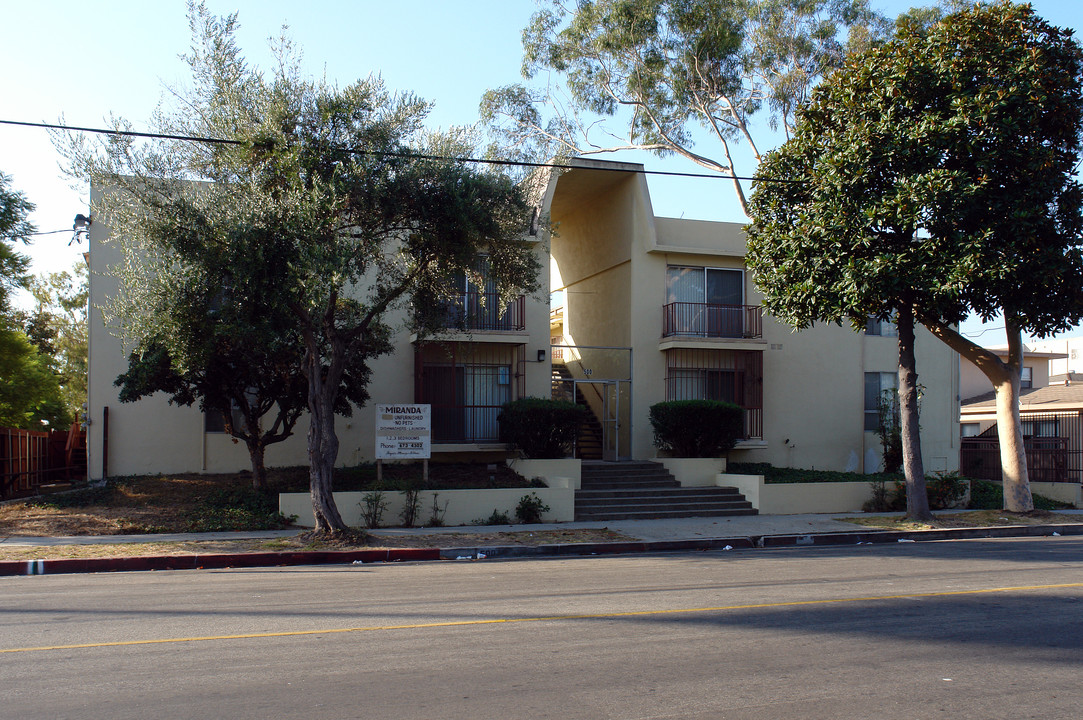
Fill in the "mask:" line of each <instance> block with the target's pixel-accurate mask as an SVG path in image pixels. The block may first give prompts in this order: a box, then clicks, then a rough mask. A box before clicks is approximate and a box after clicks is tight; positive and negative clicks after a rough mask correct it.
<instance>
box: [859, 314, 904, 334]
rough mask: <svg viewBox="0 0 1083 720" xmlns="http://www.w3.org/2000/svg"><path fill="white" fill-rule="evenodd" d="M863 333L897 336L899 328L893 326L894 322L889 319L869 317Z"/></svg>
mask: <svg viewBox="0 0 1083 720" xmlns="http://www.w3.org/2000/svg"><path fill="white" fill-rule="evenodd" d="M865 334H866V335H879V336H880V337H898V336H899V329H898V328H897V327H895V323H894V322H892V321H891V320H878V319H877V318H869V321H868V322H867V323H865Z"/></svg>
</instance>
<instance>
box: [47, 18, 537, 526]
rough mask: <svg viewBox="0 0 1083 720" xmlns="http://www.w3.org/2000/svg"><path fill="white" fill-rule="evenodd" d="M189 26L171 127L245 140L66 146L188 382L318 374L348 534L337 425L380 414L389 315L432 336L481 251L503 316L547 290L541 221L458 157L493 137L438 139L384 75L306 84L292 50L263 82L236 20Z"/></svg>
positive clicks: (323, 509)
mask: <svg viewBox="0 0 1083 720" xmlns="http://www.w3.org/2000/svg"><path fill="white" fill-rule="evenodd" d="M189 22H190V25H191V27H192V31H193V38H192V49H191V52H190V53H189V54H187V55H185V56H184V59H185V60H186V61H187V63H188V65H189V67H190V69H191V74H192V81H191V82H190V83H189V84H188V85H187V86H186V87H184V88H179V89H177V90H175V91H174V93H173V94H172V97H174V98H176V104H175V105H173V106H170V105H169V104H166V105H164V106H163V108H162V110H161V111H160V112H159V113H158V114H157V115H156V117H155V119H154V120H155V122H154V129H155V130H158V131H160V132H162V133H166V134H171V135H183V136H200V137H215V138H221V139H224V140H230V141H234V142H235V143H236V144H215V145H207V144H203V143H191V142H179V141H173V140H156V141H153V142H151V141H146V142H144V141H139V142H138V143H137V142H134V141H132V142H130V141H128V140H126V139H123V138H119V137H116V136H112V137H110V138H109V139H108V140H105V141H103V142H102V144H101V145H99V146H97V147H91V146H89V144H88V143H87V142H86V141H84V140H82V139H81V138H80V137H78V136H75V137H71V138H69V139H68V141H67V142H66V143H62V145H63V146H62V147H61V150H62V152H64V153H65V154H66V156H67V157H68V159H69V160H70V164H71V167H72V170H73V172H74V173H75V174H77V175H79V176H80V177H88V178H90V179H91V180H92V182H93V183H95V184H96V185H98V186H106V185H109V186H111V187H112V188H115V191H114V192H112V193H111V194H108V195H106V196H105V198H104V199H105V201H106V202H107V203H108V207H105V208H95V214H103V215H106V216H108V218H109V222H110V226H111V228H112V230H113V233H114V238H115V239H116V241H117V242H119V243H120V244H121V249H122V251H123V254H124V261H123V262H121V263H118V264H117V265H116V266H114V267H113V268H112V269H111V272H112V273H113V274H114V275H116V276H117V278H118V280H119V282H120V291H119V292H118V294H117V295H116V297H114V298H113V299H111V301H110V302H108V303H107V307H106V314H107V315H108V318H109V320H110V322H111V324H112V326H113V327H114V328H115V329H116V331H117V332H119V333H120V334H121V335H122V336H123V337H125V338H126V339H127V340H129V341H132V342H133V344H135V345H136V347H137V348H138V351H139V352H140V353H147V352H151V353H155V354H157V355H158V360H159V361H161V360H162V359H163V358H168V361H169V363H170V365H169V367H170V368H172V370H174V371H176V375H177V376H178V377H179V378H180V379H183V378H184V373H187V372H190V371H192V370H195V369H200V368H206V367H207V366H208V365H207V363H209V362H210V361H211V360H213V359H214V358H220V359H222V360H223V362H225V363H226V367H225V368H223V369H222V370H221V376H223V377H227V378H229V377H234V376H236V377H239V376H241V375H245V376H246V377H245V383H244V386H245V387H246V388H248V387H249V386H250V385H251V381H252V380H253V379H255V375H251V374H249V373H248V367H250V365H249V364H251V366H257V367H267V363H273V362H275V360H276V359H278V360H279V361H280V362H281V363H282V365H283V367H282V370H283V372H282V377H284V378H294V379H296V378H299V377H303V380H304V388H303V394H304V397H305V398H306V402H307V406H308V407H309V408H310V410H311V413H310V430H309V443H310V448H309V450H310V452H309V457H310V458H311V459H312V493H313V504H314V508H315V511H316V527H317V530H319V531H341V530H345V529H346V527H345V524H344V523H343V522H342V518H341V516H340V515H339V513H338V510H337V508H336V507H335V505H334V499H333V495H332V493H331V489H330V488H331V478H332V475H333V473H334V465H335V460H336V457H337V450H338V442H337V438H336V436H335V429H334V415H335V413H336V412H340V411H342V410H344V409H345V408H346V407H348V404H349V403H359V402H363V401H364V400H365V398H366V397H367V394H366V393H365V389H366V386H367V383H368V374H367V368H366V366H365V363H366V362H367V361H368V360H369V359H371V358H373V357H376V356H379V355H381V354H385V353H387V352H389V351H390V350H391V344H390V340H389V338H390V336H391V332H392V328H391V327H390V326H389V325H388V324H387V323H386V322H385V318H386V313H387V312H388V311H389V310H391V309H395V308H400V309H405V308H406V307H407V306H408V305H409V304H410V303H411V302H412V303H413V306H414V308H415V310H416V312H415V313H414V315H413V318H412V322H413V324H414V325H415V326H416V327H415V328H414V329H416V330H417V331H418V332H419V333H422V334H424V333H426V332H431V331H432V330H433V329H434V328H435V326H436V325H437V318H438V313H434V312H431V306H432V303H433V302H434V301H436V300H437V299H440V298H443V297H447V296H448V295H450V294H451V293H450V290H451V288H452V285H453V280H454V278H455V277H456V275H457V274H459V273H464V272H465V273H469V272H472V271H473V269H474V267H475V264H476V260H477V257H478V255H479V254H481V253H485V255H486V257H487V259H488V263H489V267H490V270H491V278H492V279H493V281H494V283H495V286H496V289H497V292H498V294H499V296H500V299H501V301H502V302H506V301H508V300H510V299H511V297H513V296H514V295H518V294H520V293H522V292H524V291H531V290H533V288H534V286H535V284H536V277H537V272H538V267H539V264H538V261H537V259H536V257H535V254H534V247H533V245H532V243H530V242H528V241H527V239H526V229H527V228H528V227H529V222H530V217H531V209H530V205H529V204H528V202H527V200H526V199H525V198H524V197H523V194H522V191H521V190H520V189H519V188H518V187H517V186H515V185H514V184H513V183H512V182H511V180H510V179H509V178H507V177H505V176H503V175H501V174H499V173H498V172H497V171H496V170H494V169H492V168H489V167H484V166H478V165H476V164H468V163H462V162H458V161H454V160H450V159H442V158H446V157H449V156H462V155H471V154H473V151H474V147H473V138H472V136H471V134H470V132H469V131H467V130H463V129H452V130H450V131H447V132H444V133H433V132H429V131H426V130H425V129H424V122H425V119H426V116H427V114H428V112H429V108H430V106H429V104H428V103H427V102H425V101H423V100H421V99H419V98H417V97H415V96H413V95H411V94H408V93H392V92H390V91H388V90H387V89H386V87H385V86H384V84H383V81H382V80H381V79H380V78H379V77H378V76H371V77H368V78H365V79H362V80H358V81H356V82H354V83H352V84H350V85H347V86H345V87H339V86H335V85H330V84H328V83H327V82H325V81H322V80H313V79H310V78H306V77H303V76H301V74H300V69H299V68H300V63H299V62H298V58H299V53H298V52H297V51H296V50H295V49H294V48H293V47H292V45H291V44H290V42H289V41H288V39H285V38H283V39H281V40H280V41H279V42H277V43H275V44H274V46H273V50H274V55H275V58H274V60H275V62H274V64H273V66H272V67H271V68H270V69H269V70H267V71H262V70H260V69H259V68H256V67H253V66H251V65H249V64H248V62H247V61H246V60H245V58H244V56H243V54H242V53H241V51H240V49H239V48H238V46H237V43H236V31H237V27H238V25H237V17H236V15H231V16H227V17H216V16H214V15H212V14H211V13H210V12H208V11H207V9H206V7H205V5H203V4H199V5H196V4H195V3H193V2H190V3H189ZM118 125H121V126H126V123H124V122H123V121H118ZM162 299H167V300H169V301H168V302H163V301H162ZM178 308H179V309H180V311H181V314H180V318H179V319H177V318H176V317H175V316H174V315H173V313H174V311H176V310H178ZM189 309H190V311H189ZM162 328H167V330H166V331H165V332H162V331H161V329H162ZM246 328H249V329H247V330H246ZM208 330H212V331H213V332H210V333H208ZM233 330H243V331H244V332H243V333H242V334H240V335H236V334H234V332H232V331H233ZM219 331H220V332H219ZM231 338H233V341H232V342H231ZM233 343H235V344H233ZM159 348H160V349H161V352H160V351H159ZM259 353H266V357H263V356H261V355H259ZM235 366H237V367H235ZM242 370H243V372H242ZM217 374H218V373H216V375H217ZM178 377H171V376H167V377H166V378H165V380H166V382H167V383H174V382H175V381H177V380H178ZM181 387H182V389H184V388H183V386H181ZM139 389H140V390H142V389H144V388H142V387H141V388H139ZM202 394H203V398H204V405H207V404H210V405H211V406H216V405H218V402H217V400H218V398H217V397H215V396H213V395H211V394H210V393H208V392H203V393H202ZM182 397H183V396H182ZM219 397H220V396H219ZM343 398H345V400H346V401H349V403H347V402H344V401H343ZM223 405H224V403H223ZM221 409H223V410H226V409H228V408H225V407H222V408H221ZM246 424H247V425H248V426H249V427H250V428H254V427H255V426H256V424H255V423H254V422H253V420H252V418H251V417H246ZM275 427H276V431H277V430H279V429H281V428H280V427H279V423H278V421H277V420H276V422H275Z"/></svg>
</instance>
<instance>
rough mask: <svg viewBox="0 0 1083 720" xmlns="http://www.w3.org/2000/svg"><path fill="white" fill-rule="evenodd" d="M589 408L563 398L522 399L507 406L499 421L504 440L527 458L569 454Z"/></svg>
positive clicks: (501, 412) (501, 438)
mask: <svg viewBox="0 0 1083 720" xmlns="http://www.w3.org/2000/svg"><path fill="white" fill-rule="evenodd" d="M586 415H587V412H586V409H585V408H583V407H580V406H579V405H576V404H575V403H571V402H565V401H563V400H545V399H542V398H522V399H520V400H513V401H512V402H509V403H507V404H505V405H504V407H503V408H502V409H501V411H500V414H499V415H498V416H497V418H496V419H497V422H499V423H500V440H501V442H506V443H512V444H514V445H516V446H518V447H519V449H520V450H521V451H522V452H523V455H525V456H526V457H528V458H562V457H567V456H568V454H569V453H570V452H571V451H572V448H573V447H574V444H575V437H576V432H577V430H578V428H579V423H580V422H581V421H582V420H583V419H584V418H585V417H586Z"/></svg>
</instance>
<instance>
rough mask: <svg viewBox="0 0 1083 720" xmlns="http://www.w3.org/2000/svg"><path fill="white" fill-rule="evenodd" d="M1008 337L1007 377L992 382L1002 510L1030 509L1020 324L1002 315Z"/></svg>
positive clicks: (1032, 503)
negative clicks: (1021, 397) (1021, 393)
mask: <svg viewBox="0 0 1083 720" xmlns="http://www.w3.org/2000/svg"><path fill="white" fill-rule="evenodd" d="M1004 325H1005V328H1004V332H1005V334H1006V335H1007V336H1008V370H1009V372H1008V373H1007V377H1006V378H1003V379H1002V380H1001V382H1000V383H995V382H994V383H993V387H994V389H995V390H996V399H997V438H998V440H999V441H1000V468H1001V473H1002V475H1003V479H1004V509H1005V510H1010V511H1012V512H1030V511H1031V510H1033V509H1034V497H1033V496H1032V495H1031V494H1030V478H1029V476H1028V475H1027V451H1026V447H1025V446H1024V444H1023V423H1022V420H1021V419H1020V417H1019V381H1020V375H1021V373H1022V368H1023V337H1022V335H1023V334H1022V332H1021V331H1020V329H1019V326H1018V325H1017V324H1015V323H1013V322H1010V321H1009V320H1007V318H1005V323H1004Z"/></svg>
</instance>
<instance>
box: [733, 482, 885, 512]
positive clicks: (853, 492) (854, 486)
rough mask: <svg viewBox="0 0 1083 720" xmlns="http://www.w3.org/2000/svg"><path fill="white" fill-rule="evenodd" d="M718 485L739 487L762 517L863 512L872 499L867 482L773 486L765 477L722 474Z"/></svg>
mask: <svg viewBox="0 0 1083 720" xmlns="http://www.w3.org/2000/svg"><path fill="white" fill-rule="evenodd" d="M716 484H717V485H719V486H720V487H735V488H737V489H738V490H740V491H741V494H742V495H744V496H745V499H746V500H748V501H749V502H750V503H752V507H754V508H756V509H757V510H759V511H760V514H761V515H800V514H804V513H833V512H861V508H862V505H864V504H865V503H866V502H867V501H868V500H870V499H871V498H872V487H871V484H870V483H867V482H825V483H772V484H767V483H765V482H764V481H763V476H762V475H731V474H724V473H722V474H719V475H718V476H717V479H716Z"/></svg>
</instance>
